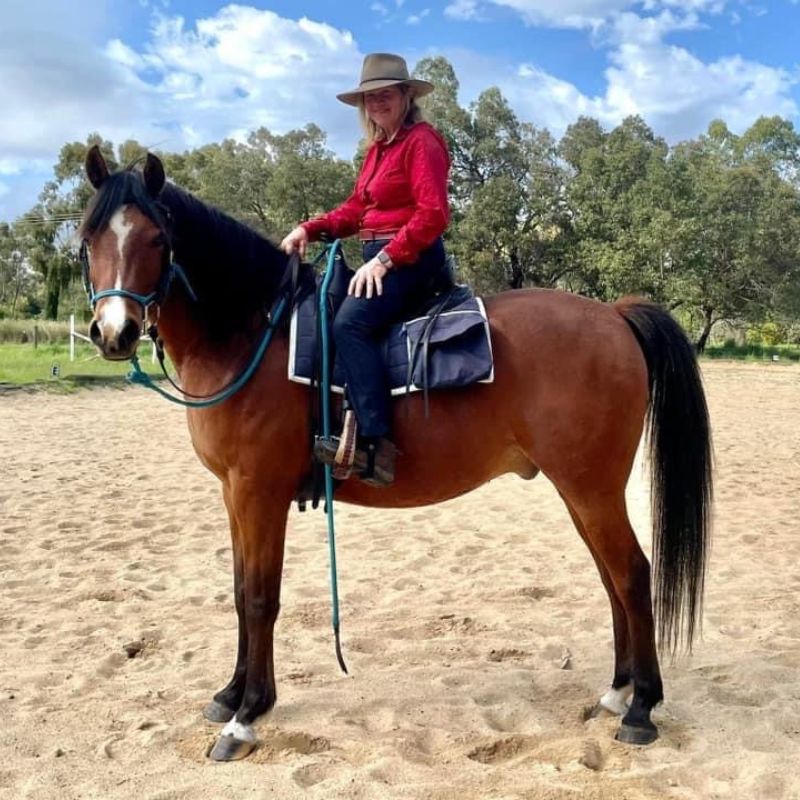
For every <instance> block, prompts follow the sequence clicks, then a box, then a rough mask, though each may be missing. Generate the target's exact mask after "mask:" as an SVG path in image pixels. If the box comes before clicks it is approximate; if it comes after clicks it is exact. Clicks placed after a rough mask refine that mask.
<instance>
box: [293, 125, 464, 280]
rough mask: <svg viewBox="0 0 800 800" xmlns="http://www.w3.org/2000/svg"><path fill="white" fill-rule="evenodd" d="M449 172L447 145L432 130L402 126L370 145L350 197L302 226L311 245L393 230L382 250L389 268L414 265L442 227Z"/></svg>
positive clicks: (436, 132)
mask: <svg viewBox="0 0 800 800" xmlns="http://www.w3.org/2000/svg"><path fill="white" fill-rule="evenodd" d="M449 169H450V154H449V153H448V150H447V144H446V142H445V140H444V139H443V138H442V135H441V134H440V133H439V132H438V131H437V130H436V129H435V128H434V127H432V126H431V125H429V124H428V123H427V122H418V123H416V124H415V125H412V126H411V127H410V128H402V129H401V130H400V131H398V133H397V135H396V136H395V138H394V139H393V140H392V141H391V142H388V143H386V142H380V141H379V142H374V143H373V144H372V145H371V146H370V148H369V150H367V154H366V156H365V157H364V163H363V165H362V167H361V172H360V174H359V176H358V178H357V180H356V185H355V189H354V190H353V193H352V194H351V195H350V197H348V198H347V200H345V201H344V203H342V204H341V205H340V206H339V207H338V208H335V209H334V210H333V211H329V212H328V213H327V214H323V215H321V216H319V217H315V218H314V219H311V220H309V221H308V222H304V223H302V224H303V227H304V228H305V229H306V232H307V233H308V237H309V239H310V240H311V241H314V240H315V239H318V238H319V237H320V236H321V235H322V234H327V235H328V236H331V237H333V238H337V239H338V238H344V237H346V236H352V235H353V234H355V233H357V232H358V231H360V230H371V231H398V233H397V234H396V235H395V236H394V238H393V239H392V240H391V241H390V242H389V243H388V244H387V245H386V247H384V250H386V252H387V253H388V254H389V257H390V258H391V259H392V263H393V264H394V265H397V266H400V265H402V264H413V263H414V262H415V261H416V260H417V259H418V258H419V254H420V253H421V252H422V251H423V250H424V249H425V248H426V247H429V246H430V245H431V244H433V242H434V241H435V240H436V238H437V237H439V236H441V235H442V233H444V230H445V228H446V227H447V223H448V221H449V219H450V213H449V208H448V201H447V174H448V171H449Z"/></svg>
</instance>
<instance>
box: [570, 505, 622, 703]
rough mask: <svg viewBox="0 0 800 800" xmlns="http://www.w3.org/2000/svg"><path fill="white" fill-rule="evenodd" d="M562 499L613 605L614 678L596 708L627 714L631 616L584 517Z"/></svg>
mask: <svg viewBox="0 0 800 800" xmlns="http://www.w3.org/2000/svg"><path fill="white" fill-rule="evenodd" d="M561 499H562V500H564V503H565V505H566V506H567V510H568V511H569V514H570V516H571V517H572V522H573V523H574V524H575V527H576V529H577V530H578V533H580V535H581V538H582V539H583V541H584V543H585V544H586V546H587V547H588V549H589V552H590V553H591V555H592V558H593V559H594V563H595V564H596V565H597V571H598V572H599V573H600V580H602V582H603V586H604V587H605V589H606V593H607V594H608V600H609V603H610V604H611V620H612V624H613V629H614V677H613V679H612V681H611V688H610V689H609V690H608V691H607V692H606V693H605V694H604V695H603V696H602V697H601V698H600V700H599V702H598V706H597V707H598V709H600V708H604V709H605V710H606V711H610V712H612V713H613V714H618V715H620V716H622V715H623V714H625V713H627V711H628V699H629V698H630V696H631V695H632V694H633V654H632V652H631V644H630V638H629V636H628V617H627V615H626V614H625V607H624V606H623V605H622V603H621V602H620V600H619V598H618V597H617V590H616V589H615V588H614V583H613V581H612V580H611V576H610V575H609V573H608V570H607V569H606V568H605V565H604V564H603V562H602V560H601V559H600V556H599V555H598V554H597V553H596V552H595V550H594V548H593V546H592V543H591V541H590V539H589V537H588V535H587V533H586V530H585V528H584V526H583V522H582V521H581V518H580V517H579V516H578V514H577V513H576V511H575V509H574V508H573V507H572V505H571V504H570V502H569V501H568V500H567V499H566V498H565V497H564V496H563V495H562V496H561Z"/></svg>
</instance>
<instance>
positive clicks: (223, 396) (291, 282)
mask: <svg viewBox="0 0 800 800" xmlns="http://www.w3.org/2000/svg"><path fill="white" fill-rule="evenodd" d="M341 246H342V244H341V241H340V240H339V239H337V240H336V241H334V242H332V243H331V244H329V245H328V246H327V247H325V248H324V249H323V250H322V251H321V252H320V254H319V255H318V256H317V257H316V258H315V259H314V261H313V262H312V265H316V264H318V263H319V262H320V261H321V260H322V258H323V257H324V256H325V255H326V254H327V257H328V259H327V265H326V269H325V275H324V278H323V280H322V287H321V292H320V305H319V313H320V320H321V330H322V359H323V369H322V392H323V397H324V400H323V404H322V408H323V422H322V428H323V435H324V436H326V437H329V436H330V434H331V431H330V428H331V421H330V372H331V364H330V361H329V358H330V343H329V340H328V304H327V302H326V298H327V292H328V287H329V286H330V282H331V279H332V278H333V268H334V264H335V261H336V257H337V255H338V253H339V251H340V250H341ZM80 258H81V264H82V267H83V278H84V288H85V289H86V294H87V296H88V298H89V303H90V304H91V306H92V308H94V307H95V306H96V305H97V302H98V301H99V300H102V299H103V298H104V297H127V298H129V299H131V300H134V301H135V302H137V303H139V304H140V305H141V306H142V308H143V310H144V319H145V320H146V319H147V316H148V310H149V308H150V307H151V306H155V307H156V310H158V308H159V306H160V305H161V303H162V302H163V300H164V299H165V297H166V296H167V294H168V292H169V290H170V287H171V285H172V282H173V280H174V279H175V277H177V278H179V279H180V280H181V281H182V282H183V284H184V286H185V287H186V289H187V291H188V293H189V296H190V297H191V299H192V300H193V301H194V302H197V295H196V294H195V293H194V290H193V289H192V287H191V285H190V283H189V279H188V278H187V277H186V273H185V272H184V271H183V269H182V268H181V267H180V266H178V265H177V264H176V263H175V262H174V260H173V258H172V251H171V249H168V248H165V250H164V268H163V270H162V274H161V277H160V278H159V281H158V285H157V286H156V288H155V290H154V291H152V292H150V293H149V294H139V293H138V292H132V291H129V290H128V289H104V290H103V291H100V292H95V291H94V286H93V285H92V283H91V280H90V279H89V254H88V246H87V243H86V241H85V240H84V241H83V242H82V243H81V251H80ZM299 269H300V257H299V256H298V255H297V253H294V254H293V255H292V256H291V257H290V258H289V262H288V264H287V266H286V272H285V273H284V276H283V278H282V280H281V282H280V285H279V286H278V299H277V300H276V301H275V303H274V304H273V306H272V308H271V309H270V311H269V314H268V315H267V327H266V329H265V331H264V333H263V335H262V337H261V341H260V342H259V344H258V346H257V347H256V349H255V351H254V352H253V355H252V357H251V358H250V361H249V363H248V364H247V366H246V367H245V368H244V369H243V370H242V372H241V373H240V374H239V375H238V377H236V378H234V379H233V380H232V381H231V382H230V383H228V384H227V385H226V386H224V387H223V388H221V389H218V390H217V391H216V392H214V393H213V394H210V395H205V396H201V395H193V394H191V393H189V392H187V391H186V390H185V389H182V388H181V387H180V386H178V385H177V384H176V383H175V381H173V380H172V378H171V377H170V375H169V373H168V372H167V368H166V366H165V364H164V346H163V342H162V341H161V339H160V338H159V336H158V328H157V325H156V324H155V323H154V324H153V325H151V326H150V327H149V328H148V331H147V332H148V335H149V336H150V338H151V339H152V340H153V343H154V345H155V347H156V354H157V356H158V362H159V364H160V366H161V370H162V372H163V373H164V376H165V377H166V378H167V380H168V381H169V382H170V384H171V385H172V386H173V387H174V388H175V389H176V390H177V391H179V392H181V393H182V394H183V395H184V397H176V396H175V395H173V394H170V393H169V392H167V391H165V390H164V389H162V388H161V387H160V386H157V385H156V384H155V383H154V381H153V379H152V378H151V377H150V376H149V375H148V374H147V373H146V372H145V371H144V370H143V369H142V368H141V366H140V365H139V358H138V356H137V355H136V354H135V353H134V355H132V356H131V358H130V362H131V371H130V373H129V374H128V381H129V382H130V383H133V384H138V385H139V386H144V387H145V388H147V389H152V390H153V391H155V392H157V393H158V394H160V395H161V396H162V397H163V398H165V399H166V400H169V401H170V402H172V403H177V404H178V405H181V406H184V407H186V408H209V407H210V406H215V405H218V404H219V403H223V402H224V401H225V400H227V399H228V398H230V397H232V396H233V395H234V394H236V392H238V391H239V390H240V389H241V388H242V387H243V386H245V384H247V382H248V381H249V380H250V378H252V377H253V374H254V373H255V371H256V369H257V368H258V365H259V364H260V363H261V360H262V358H263V357H264V353H266V351H267V348H268V347H269V344H270V342H271V341H272V337H273V335H274V333H275V330H276V329H277V327H278V325H279V323H280V321H281V318H282V317H283V315H284V313H285V312H286V310H287V308H289V309H291V305H292V304H293V303H294V300H295V297H296V295H297V290H298V282H299ZM186 397H189V398H191V399H186ZM325 508H326V512H327V519H328V551H329V556H330V569H331V606H332V610H331V616H332V619H331V622H332V625H333V633H334V640H335V649H336V658H337V661H338V662H339V666H340V667H341V669H342V671H343V672H345V673H347V666H346V665H345V662H344V657H343V656H342V646H341V639H340V625H339V589H338V580H337V570H336V533H335V528H334V521H333V468H332V467H331V466H330V465H329V464H326V465H325Z"/></svg>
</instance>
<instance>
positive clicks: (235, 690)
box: [203, 485, 247, 722]
mask: <svg viewBox="0 0 800 800" xmlns="http://www.w3.org/2000/svg"><path fill="white" fill-rule="evenodd" d="M222 495H223V498H224V500H225V507H226V509H228V520H229V522H230V528H231V544H232V548H233V596H234V603H235V605H236V616H237V618H238V622H239V644H238V648H237V651H236V666H235V667H234V668H233V676H232V677H231V679H230V681H228V684H227V686H225V687H224V688H222V689H220V690H219V691H218V692H217V693H216V694H215V695H214V699H213V700H212V701H211V702H210V703H209V704H208V705H207V706H206V707H205V708H204V709H203V716H204V717H205V718H206V719H207V720H209V722H228V720H230V719H232V718H233V715H234V714H235V713H236V709H237V708H239V706H240V704H241V702H242V696H243V695H244V685H245V680H246V678H247V624H246V621H245V613H244V559H243V555H242V544H241V542H240V541H239V531H238V528H237V525H236V517H235V515H234V514H233V512H232V510H231V505H230V494H229V492H228V489H227V487H226V486H225V485H223V489H222Z"/></svg>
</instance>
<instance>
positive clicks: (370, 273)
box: [347, 258, 389, 300]
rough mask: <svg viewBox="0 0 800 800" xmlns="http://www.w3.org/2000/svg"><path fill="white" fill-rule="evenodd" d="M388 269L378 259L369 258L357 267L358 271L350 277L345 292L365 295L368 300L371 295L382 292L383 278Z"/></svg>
mask: <svg viewBox="0 0 800 800" xmlns="http://www.w3.org/2000/svg"><path fill="white" fill-rule="evenodd" d="M388 271H389V270H388V269H386V267H384V266H383V264H381V262H380V261H378V259H377V258H371V259H370V260H369V261H367V263H366V264H363V265H362V266H360V267H359V268H358V271H357V272H356V274H355V275H353V277H352V278H351V279H350V286H348V287H347V294H350V295H355V296H356V297H361V295H362V294H364V295H365V297H366V298H367V300H369V299H370V298H371V297H372V296H373V295H382V294H383V279H384V277H385V276H386V273H387V272H388Z"/></svg>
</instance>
